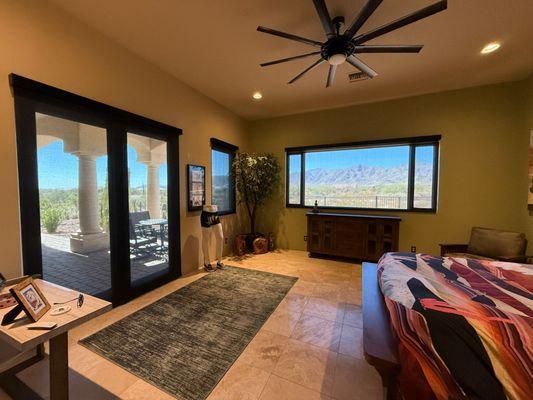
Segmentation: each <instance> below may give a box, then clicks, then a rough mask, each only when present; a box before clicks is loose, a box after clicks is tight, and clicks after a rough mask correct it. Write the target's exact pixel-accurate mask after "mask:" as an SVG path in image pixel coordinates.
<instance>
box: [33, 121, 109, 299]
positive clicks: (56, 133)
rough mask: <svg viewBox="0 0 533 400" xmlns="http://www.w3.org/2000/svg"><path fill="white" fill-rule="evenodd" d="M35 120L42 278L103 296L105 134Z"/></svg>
mask: <svg viewBox="0 0 533 400" xmlns="http://www.w3.org/2000/svg"><path fill="white" fill-rule="evenodd" d="M35 122H36V141H37V171H38V190H39V211H40V225H41V226H40V228H41V252H42V276H43V278H44V279H46V280H48V281H51V282H53V283H56V284H58V285H61V286H66V287H68V288H71V289H74V290H77V291H80V292H84V293H88V294H91V295H97V296H104V297H105V296H106V295H107V296H109V294H110V292H111V262H110V246H109V234H110V231H109V197H108V196H109V190H108V173H107V161H108V160H107V158H108V157H107V132H106V130H105V129H103V128H100V127H97V126H93V125H88V124H83V123H79V122H76V121H73V120H68V119H65V118H58V117H54V116H51V115H47V114H41V113H36V114H35Z"/></svg>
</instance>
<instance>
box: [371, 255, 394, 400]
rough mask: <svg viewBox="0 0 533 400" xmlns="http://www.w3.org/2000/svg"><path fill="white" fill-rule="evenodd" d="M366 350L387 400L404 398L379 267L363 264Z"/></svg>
mask: <svg viewBox="0 0 533 400" xmlns="http://www.w3.org/2000/svg"><path fill="white" fill-rule="evenodd" d="M363 349H364V354H365V359H366V361H367V362H368V363H369V364H370V365H372V366H373V367H374V368H376V370H377V371H378V373H379V375H380V376H381V381H382V383H383V390H384V394H385V395H384V397H385V398H386V399H387V400H395V399H399V398H401V395H400V393H399V387H398V382H397V378H398V373H399V372H400V362H399V359H398V343H397V339H396V337H395V335H394V332H393V330H392V328H391V325H390V319H389V313H388V311H387V306H386V305H385V300H384V299H383V294H382V293H381V289H380V288H379V283H378V277H377V264H373V263H363Z"/></svg>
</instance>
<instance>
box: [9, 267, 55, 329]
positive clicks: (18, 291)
mask: <svg viewBox="0 0 533 400" xmlns="http://www.w3.org/2000/svg"><path fill="white" fill-rule="evenodd" d="M9 291H10V292H11V294H12V295H13V297H14V298H15V299H16V300H17V303H18V304H19V306H20V307H21V308H22V310H23V311H24V312H25V313H26V315H27V316H28V317H29V318H30V319H31V320H32V321H33V322H37V321H38V320H39V319H40V318H41V317H42V316H43V315H44V314H46V312H47V311H48V310H50V308H51V306H50V303H49V302H48V300H46V297H44V295H43V294H42V292H41V291H40V290H39V287H38V286H37V285H36V284H35V282H34V280H33V279H32V278H31V277H30V278H27V279H25V280H23V281H22V282H20V283H19V284H18V285H16V286H15V287H12V288H11V289H9Z"/></svg>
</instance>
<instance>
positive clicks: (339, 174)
mask: <svg viewBox="0 0 533 400" xmlns="http://www.w3.org/2000/svg"><path fill="white" fill-rule="evenodd" d="M407 175H408V166H407V165H399V166H395V167H373V166H368V165H354V166H352V167H349V168H314V169H310V170H308V171H306V174H305V184H306V186H313V185H335V186H341V185H357V186H373V185H383V184H395V183H405V182H406V181H407ZM415 176H416V180H417V182H419V183H422V184H424V183H428V184H429V183H431V179H432V176H433V166H432V165H431V164H418V165H417V166H416V170H415ZM290 178H291V181H292V182H297V180H298V179H299V173H292V174H291V176H290Z"/></svg>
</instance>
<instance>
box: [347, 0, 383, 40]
mask: <svg viewBox="0 0 533 400" xmlns="http://www.w3.org/2000/svg"><path fill="white" fill-rule="evenodd" d="M382 2H383V0H368V1H367V2H366V4H365V5H364V7H363V8H362V9H361V11H360V12H359V14H358V15H357V17H355V19H354V21H353V22H352V25H350V27H349V28H348V29H346V32H344V35H345V36H347V37H350V38H351V37H353V35H355V34H356V33H357V31H358V30H359V29H361V27H362V26H363V25H364V24H365V22H366V21H367V19H368V18H370V16H371V15H372V14H373V13H374V11H376V8H378V7H379V5H380V4H381V3H382Z"/></svg>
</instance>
